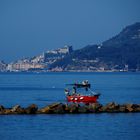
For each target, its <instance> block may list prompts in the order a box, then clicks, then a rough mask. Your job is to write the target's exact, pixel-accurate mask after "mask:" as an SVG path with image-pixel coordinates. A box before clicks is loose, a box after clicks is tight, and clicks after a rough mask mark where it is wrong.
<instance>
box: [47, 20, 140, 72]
mask: <svg viewBox="0 0 140 140" xmlns="http://www.w3.org/2000/svg"><path fill="white" fill-rule="evenodd" d="M56 68H61V69H63V70H65V71H75V70H79V71H80V70H81V71H82V70H83V71H107V70H108V71H139V70H140V23H139V22H137V23H135V24H133V25H130V26H127V27H126V28H124V29H123V30H122V31H121V32H120V33H119V34H118V35H116V36H114V37H112V38H111V39H109V40H107V41H104V42H103V43H102V44H98V45H97V44H95V45H87V46H85V47H84V48H82V49H79V50H75V51H73V52H72V53H71V54H69V55H66V56H65V57H64V58H62V59H60V60H58V61H56V62H55V63H53V64H52V65H50V70H53V69H56Z"/></svg>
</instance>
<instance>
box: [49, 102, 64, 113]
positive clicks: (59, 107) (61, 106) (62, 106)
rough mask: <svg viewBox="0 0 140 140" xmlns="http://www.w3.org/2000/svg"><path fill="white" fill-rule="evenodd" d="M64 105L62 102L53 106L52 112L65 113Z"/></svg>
mask: <svg viewBox="0 0 140 140" xmlns="http://www.w3.org/2000/svg"><path fill="white" fill-rule="evenodd" d="M65 107H66V106H65V105H64V104H62V103H61V104H59V105H58V106H56V107H55V108H52V112H53V113H56V114H64V113H65Z"/></svg>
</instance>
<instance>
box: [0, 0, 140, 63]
mask: <svg viewBox="0 0 140 140" xmlns="http://www.w3.org/2000/svg"><path fill="white" fill-rule="evenodd" d="M135 22H140V0H0V60H4V61H5V62H12V61H15V60H17V59H21V58H25V57H32V56H34V55H39V54H41V53H43V52H44V51H47V50H53V49H56V48H60V47H63V46H64V45H72V46H73V48H74V49H80V48H82V47H84V46H86V45H89V44H100V43H102V42H103V41H105V40H107V39H109V38H111V37H113V36H114V35H116V34H118V33H119V32H120V31H121V30H122V29H123V28H124V27H126V26H127V25H131V24H134V23H135Z"/></svg>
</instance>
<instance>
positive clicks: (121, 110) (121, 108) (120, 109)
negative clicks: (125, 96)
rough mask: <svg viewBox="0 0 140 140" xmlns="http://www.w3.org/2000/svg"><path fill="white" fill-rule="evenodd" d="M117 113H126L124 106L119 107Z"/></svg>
mask: <svg viewBox="0 0 140 140" xmlns="http://www.w3.org/2000/svg"><path fill="white" fill-rule="evenodd" d="M119 112H128V111H127V110H126V106H125V105H120V107H119Z"/></svg>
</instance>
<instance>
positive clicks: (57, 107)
mask: <svg viewBox="0 0 140 140" xmlns="http://www.w3.org/2000/svg"><path fill="white" fill-rule="evenodd" d="M38 112H39V113H45V114H51V113H59V114H60V113H64V112H65V105H64V104H62V103H54V104H51V105H48V106H46V107H44V108H41V109H40V110H39V111H38Z"/></svg>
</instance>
